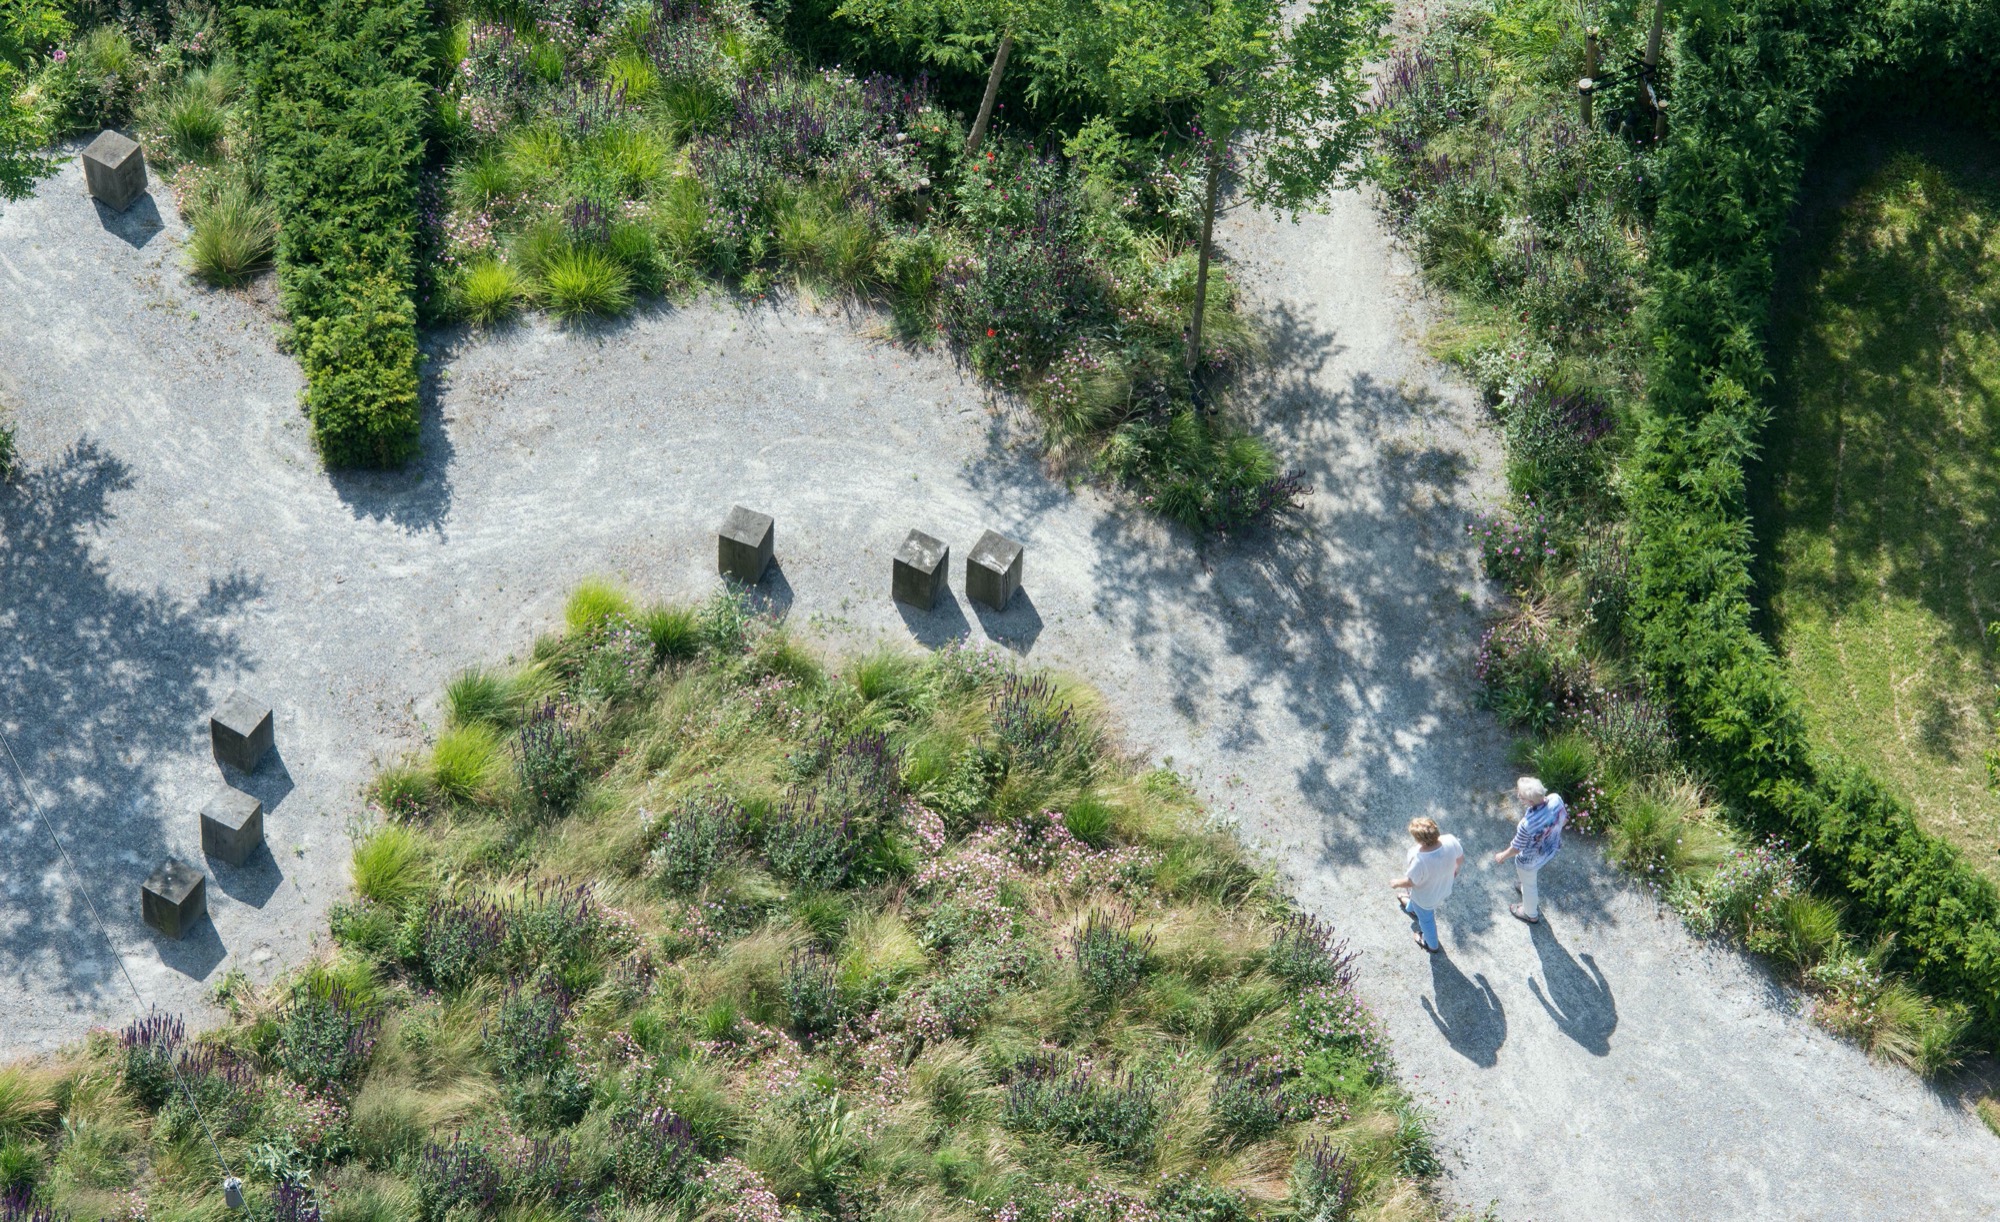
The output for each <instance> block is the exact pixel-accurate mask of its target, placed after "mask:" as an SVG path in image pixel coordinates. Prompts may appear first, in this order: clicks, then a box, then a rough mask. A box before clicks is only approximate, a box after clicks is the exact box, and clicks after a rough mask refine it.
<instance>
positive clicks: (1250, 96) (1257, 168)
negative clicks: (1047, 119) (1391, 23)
mask: <svg viewBox="0 0 2000 1222" xmlns="http://www.w3.org/2000/svg"><path fill="white" fill-rule="evenodd" d="M1098 9H1099V20H1098V21H1097V22H1096V23H1095V24H1094V25H1093V26H1090V27H1072V28H1070V29H1067V30H1066V31H1065V36H1066V39H1067V43H1066V46H1065V55H1066V58H1067V60H1068V61H1069V62H1070V63H1072V64H1075V65H1078V66H1079V70H1081V71H1083V72H1085V73H1087V74H1088V76H1089V77H1090V78H1092V80H1093V82H1094V84H1095V85H1096V88H1097V91H1098V92H1099V93H1100V95H1101V96H1102V97H1103V99H1104V102H1105V104H1106V106H1107V108H1108V109H1109V110H1110V111H1112V112H1113V113H1114V114H1119V115H1122V116H1125V117H1127V118H1143V117H1146V116H1149V115H1150V116H1157V117H1158V118H1159V119H1162V120H1164V121H1165V122H1166V123H1168V124H1169V125H1171V126H1174V127H1177V128H1179V129H1181V130H1182V131H1183V132H1184V133H1185V134H1186V135H1188V136H1189V137H1191V138H1192V139H1193V141H1194V143H1195V145H1196V147H1197V148H1198V149H1199V150H1200V152H1201V158H1202V163H1203V167H1204V169H1205V172H1206V183H1205V193H1204V204H1203V208H1202V216H1201V248H1200V252H1199V254H1198V256H1197V261H1196V270H1195V291H1194V309H1193V312H1192V317H1191V318H1190V319H1189V324H1188V344H1187V368H1188V372H1189V373H1190V374H1192V373H1193V372H1194V371H1195V369H1196V368H1197V367H1198V365H1199V364H1200V361H1201V324H1202V314H1203V312H1204V310H1205V309H1206V307H1207V304H1208V268H1209V261H1210V258H1211V256H1212V254H1213V249H1212V247H1213V241H1214V235H1215V216H1216V212H1217V210H1218V208H1219V206H1220V202H1221V199H1222V194H1223V189H1224V187H1225V186H1226V185H1228V182H1227V181H1226V180H1230V179H1233V180H1234V181H1235V184H1236V185H1237V186H1238V187H1239V188H1240V189H1241V196H1240V198H1241V199H1244V200H1247V201H1249V202H1251V203H1254V204H1257V205H1259V206H1262V207H1269V208H1276V209H1280V210H1282V211H1287V212H1291V213H1294V214H1296V213H1298V212H1300V211H1304V210H1307V209H1312V208H1315V207H1319V206H1323V205H1324V203H1325V200H1326V198H1327V196H1328V195H1329V194H1331V192H1332V191H1333V190H1334V188H1336V187H1338V186H1340V185H1342V184H1343V183H1345V182H1346V181H1347V180H1348V178H1349V171H1350V169H1351V167H1352V165H1353V162H1354V159H1355V154H1356V153H1357V152H1358V151H1359V149H1360V145H1361V141H1362V140H1363V138H1364V136H1365V135H1366V128H1365V127H1364V125H1363V124H1362V123H1360V122H1359V121H1358V120H1359V118H1360V111H1361V106H1362V92H1363V89H1364V86H1365V84H1366V81H1365V79H1364V74H1363V70H1364V67H1365V65H1366V63H1367V60H1368V58H1369V56H1370V55H1372V54H1373V53H1374V52H1375V51H1376V50H1377V49H1378V48H1379V46H1380V45H1381V44H1380V31H1381V28H1382V23H1383V21H1384V20H1385V18H1386V16H1387V5H1386V4H1385V3H1384V0H1307V4H1306V7H1305V9H1304V11H1303V12H1300V13H1298V14H1297V15H1296V16H1295V17H1293V18H1290V19H1287V17H1286V13H1285V9H1286V5H1285V4H1284V3H1283V0H1102V3H1101V4H1100V5H1099V6H1098Z"/></svg>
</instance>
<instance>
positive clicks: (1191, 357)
mask: <svg viewBox="0 0 2000 1222" xmlns="http://www.w3.org/2000/svg"><path fill="white" fill-rule="evenodd" d="M1221 186H1222V156H1221V150H1219V149H1217V150H1215V151H1212V152H1211V153H1210V154H1209V157H1208V202H1207V204H1206V205H1205V206H1203V208H1202V210H1201V254H1200V255H1199V256H1198V257H1197V259H1196V261H1195V273H1194V321H1193V322H1192V323H1190V324H1189V326H1188V345H1187V371H1188V376H1189V377H1193V376H1194V371H1195V368H1196V366H1198V365H1200V364H1201V316H1202V313H1203V311H1205V310H1206V309H1207V308H1208V248H1209V243H1210V240H1211V239H1212V238H1214V236H1215V196H1216V192H1217V191H1218V190H1219V189H1220V188H1221Z"/></svg>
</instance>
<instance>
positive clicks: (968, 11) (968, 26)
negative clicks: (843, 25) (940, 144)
mask: <svg viewBox="0 0 2000 1222" xmlns="http://www.w3.org/2000/svg"><path fill="white" fill-rule="evenodd" d="M1044 10H1045V3H1044V0H842V3H841V5H840V7H839V8H838V9H836V10H834V12H835V15H836V16H839V17H845V18H847V19H849V20H851V21H857V22H859V23H861V24H862V25H865V26H867V27H868V28H870V29H872V30H875V31H876V32H878V33H880V34H884V35H886V36H888V37H890V38H893V39H895V40H896V41H897V42H900V43H903V44H905V45H908V46H912V47H914V48H916V51H917V54H919V55H921V56H922V57H923V58H925V59H927V60H929V61H930V62H931V63H934V64H939V65H942V66H944V67H947V68H962V69H965V70H967V71H977V70H979V68H981V67H985V69H986V95H985V96H984V97H983V98H981V99H980V102H979V114H978V116H977V117H976V118H974V119H973V121H972V135H971V137H970V138H968V139H967V141H966V144H965V151H966V152H967V153H968V154H969V153H976V152H978V151H979V146H980V144H981V143H982V142H983V141H984V140H985V139H986V129H987V128H988V127H989V126H991V124H992V122H993V106H994V103H995V101H996V100H997V99H998V98H999V96H1000V78H1001V77H1002V76H1003V75H1005V74H1006V71H1007V61H1008V60H1009V59H1010V58H1012V56H1013V54H1014V43H1015V41H1016V39H1031V38H1033V37H1035V33H1036V31H1037V30H1038V28H1039V27H1040V25H1041V24H1042V20H1043V18H1044V16H1045V12H1044ZM989 49H990V50H989ZM989 54H990V55H991V57H992V58H991V59H990V60H989V59H988V58H987V56H988V55H989Z"/></svg>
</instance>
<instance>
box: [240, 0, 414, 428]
mask: <svg viewBox="0 0 2000 1222" xmlns="http://www.w3.org/2000/svg"><path fill="white" fill-rule="evenodd" d="M229 12H230V18H231V20H232V22H233V23H234V26H235V29H234V34H235V36H236V37H235V42H236V44H237V45H238V46H239V47H240V48H242V49H243V51H244V53H245V55H246V57H247V66H248V69H249V76H250V79H251V82H252V89H251V96H252V98H253V100H254V104H253V112H252V126H253V129H254V130H255V132H256V135H257V139H258V143H259V147H260V151H261V155H262V161H263V165H264V169H265V178H266V181H267V183H268V185H269V188H270V193H271V198H272V201H273V203H274V204H275V205H276V210H277V213H278V216H279V218H280V219H281V221H282V223H283V235H282V241H281V243H280V246H279V249H278V283H279V288H280V292H281V296H282V298H283V302H284V306H285V311H286V313H287V314H288V315H289V316H290V317H291V319H292V326H293V341H294V344H295V346H296V348H297V350H298V352H299V356H300V362H299V363H300V365H301V367H302V368H303V370H304V372H305V376H306V411H307V414H308V416H310V418H311V420H312V425H313V435H314V439H315V441H316V442H317V444H318V446H319V450H320V454H321V456H322V458H324V460H325V461H326V462H327V464H328V465H329V466H336V467H341V466H394V465H397V464H399V463H401V462H403V461H404V460H405V459H407V458H408V457H409V456H410V455H411V454H412V453H414V452H415V450H416V447H417V429H418V411H417V338H416V307H415V304H414V302H413V300H412V292H413V286H414V281H415V258H414V256H415V237H416V231H417V219H416V171H417V166H418V164H419V162H420V161H421V160H422V157H423V152H424V140H423V124H424V117H425V115H426V113H427V110H428V107H427V104H426V97H425V95H426V89H427V86H426V84H425V80H424V78H425V76H426V75H427V74H428V72H429V71H430V65H429V62H428V55H429V50H430V46H431V32H432V27H431V23H430V20H429V14H428V10H427V9H426V7H425V5H424V4H423V3H421V0H384V2H382V3H377V4H367V5H361V4H322V3H319V2H318V0H257V2H253V3H249V4H244V5H240V6H237V7H235V8H233V9H231V10H229Z"/></svg>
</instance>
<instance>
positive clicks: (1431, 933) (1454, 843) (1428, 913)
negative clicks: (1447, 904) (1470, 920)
mask: <svg viewBox="0 0 2000 1222" xmlns="http://www.w3.org/2000/svg"><path fill="white" fill-rule="evenodd" d="M1410 839H1412V840H1414V841H1416V842H1417V843H1416V846H1415V847H1414V848H1412V849H1411V850H1410V860H1409V862H1408V864H1407V865H1405V866H1404V868H1403V877H1401V878H1392V879H1390V880H1389V886H1390V887H1391V888H1393V889H1395V890H1397V891H1407V892H1409V895H1408V896H1407V897H1405V898H1404V899H1401V900H1398V901H1397V904H1396V906H1397V907H1399V908H1401V909H1402V910H1403V911H1404V912H1405V913H1407V914H1409V917H1410V919H1411V920H1413V921H1415V922H1416V923H1417V928H1416V932H1415V933H1414V934H1413V935H1412V936H1414V937H1415V938H1416V940H1417V945H1418V946H1421V947H1423V948H1424V949H1425V950H1427V951H1429V952H1430V953H1432V954H1433V955H1435V954H1437V953H1438V951H1440V950H1442V949H1444V948H1443V947H1441V946H1439V945H1438V930H1437V909H1438V905H1439V904H1442V903H1444V901H1445V897H1447V896H1449V895H1450V894H1451V885H1452V884H1453V883H1454V882H1457V881H1458V871H1459V867H1461V866H1463V865H1464V864H1465V850H1464V849H1463V848H1462V847H1460V845H1459V843H1458V837H1456V836H1447V835H1445V834H1444V833H1442V832H1440V831H1438V825H1437V820H1435V819H1429V818H1425V817H1423V816H1419V817H1417V818H1415V819H1412V820H1410Z"/></svg>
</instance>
